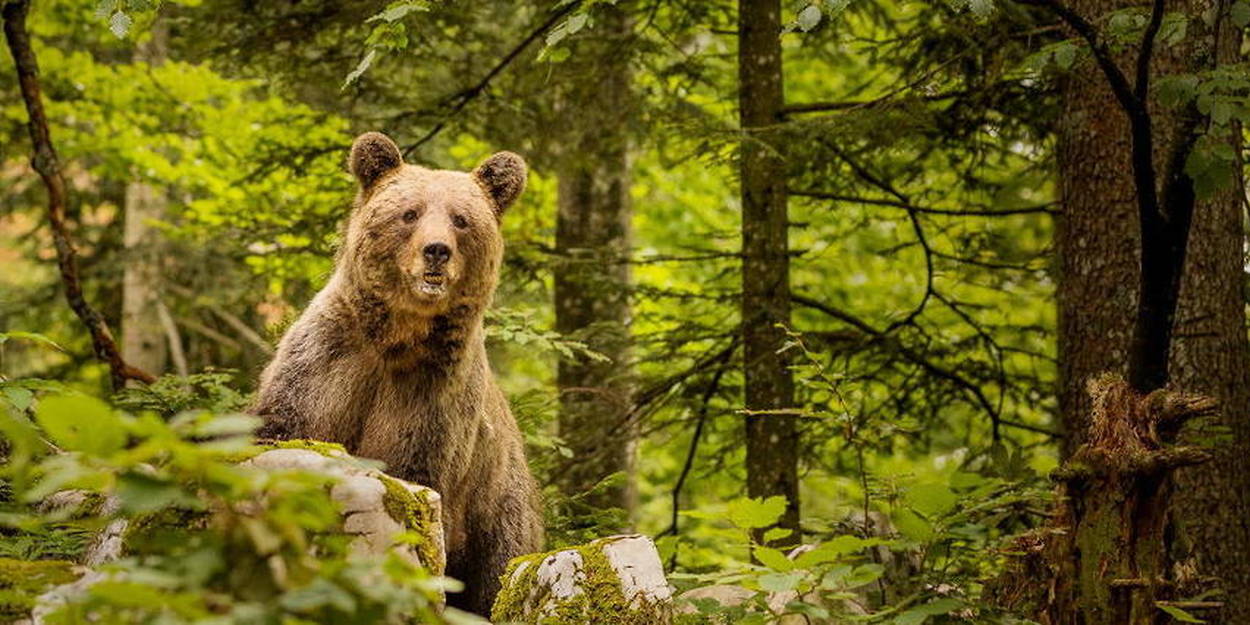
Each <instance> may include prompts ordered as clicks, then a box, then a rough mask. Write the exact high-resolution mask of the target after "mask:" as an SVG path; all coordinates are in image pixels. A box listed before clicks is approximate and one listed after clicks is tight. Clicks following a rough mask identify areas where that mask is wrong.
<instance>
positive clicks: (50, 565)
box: [0, 558, 78, 623]
mask: <svg viewBox="0 0 1250 625" xmlns="http://www.w3.org/2000/svg"><path fill="white" fill-rule="evenodd" d="M75 579H78V573H77V572H76V571H75V569H74V563H73V562H69V561H66V560H14V559H11V558H0V622H4V623H10V622H13V621H16V620H18V619H21V618H25V617H26V616H28V615H30V611H31V609H32V608H34V607H35V601H36V599H37V598H38V597H39V595H40V594H42V593H43V592H45V591H46V590H48V589H49V588H51V587H53V586H59V585H61V584H68V583H70V582H72V581H74V580H75Z"/></svg>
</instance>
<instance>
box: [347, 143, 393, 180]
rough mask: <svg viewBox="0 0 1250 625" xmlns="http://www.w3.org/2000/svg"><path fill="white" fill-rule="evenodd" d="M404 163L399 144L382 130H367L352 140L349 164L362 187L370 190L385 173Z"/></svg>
mask: <svg viewBox="0 0 1250 625" xmlns="http://www.w3.org/2000/svg"><path fill="white" fill-rule="evenodd" d="M403 164H404V157H403V155H401V154H400V153H399V146H397V145H395V142H394V141H391V138H390V137H388V136H386V135H384V134H382V133H380V132H366V133H365V134H363V135H360V136H359V137H356V140H355V141H354V142H352V153H351V156H350V157H348V166H349V167H350V168H351V170H352V174H353V175H354V176H356V179H357V180H359V181H360V188H361V189H365V190H368V189H369V188H370V187H372V186H373V184H374V183H375V182H377V181H378V179H379V178H381V177H382V175H383V174H385V173H387V172H389V171H391V170H393V169H395V168H396V167H399V166H400V165H403Z"/></svg>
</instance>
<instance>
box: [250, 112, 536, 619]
mask: <svg viewBox="0 0 1250 625" xmlns="http://www.w3.org/2000/svg"><path fill="white" fill-rule="evenodd" d="M349 161H350V168H351V171H352V173H353V174H354V175H355V176H356V178H357V180H358V181H359V183H360V191H359V194H358V195H357V197H356V202H355V206H354V209H353V211H352V215H351V218H350V220H349V222H348V226H347V230H346V237H345V241H344V244H343V246H342V249H341V250H340V252H339V254H338V257H337V259H336V262H335V270H334V274H333V275H332V277H331V278H330V281H329V283H328V284H327V285H326V286H325V288H323V289H322V290H321V292H320V293H318V294H317V296H316V297H315V298H314V299H313V301H312V303H311V304H310V305H309V306H308V308H307V310H305V311H304V313H303V314H302V315H301V316H300V318H299V320H298V321H296V322H295V324H294V325H292V326H291V327H290V329H289V330H287V332H286V334H285V335H284V336H283V337H282V341H281V343H280V344H279V346H278V352H277V355H276V356H275V357H274V360H273V362H271V363H270V364H269V366H268V367H266V368H265V371H264V373H263V374H262V375H261V379H260V391H259V395H258V398H257V401H256V404H255V406H254V412H255V414H257V415H259V416H261V417H263V419H264V425H263V426H262V428H261V431H260V436H262V437H266V438H274V439H290V438H310V439H316V440H322V441H331V442H335V443H341V444H342V445H344V446H345V447H346V448H347V449H348V451H350V452H351V453H353V454H356V455H358V456H361V457H365V458H373V459H377V460H381V461H382V462H385V463H386V470H387V472H389V473H391V474H392V475H394V476H396V477H399V478H401V479H405V480H408V481H411V482H415V483H417V484H422V485H425V486H429V487H431V488H433V489H434V490H436V491H438V492H439V493H440V494H441V495H442V498H443V527H444V531H445V533H446V545H447V574H448V575H450V576H451V577H454V578H456V579H459V580H461V581H463V582H464V583H465V590H464V591H463V592H462V593H459V594H457V595H453V596H451V597H449V600H448V603H449V604H450V605H453V606H456V607H460V608H463V609H466V610H469V611H472V612H476V613H478V614H481V615H488V614H489V613H490V608H491V603H492V602H493V601H494V598H495V595H496V594H497V593H498V591H499V577H500V576H501V575H502V574H503V573H504V568H505V566H506V565H507V563H508V560H510V559H511V558H513V557H515V556H519V555H523V554H527V553H534V552H536V551H540V550H541V548H542V542H543V529H542V516H541V512H540V508H539V502H538V489H537V486H536V484H535V482H534V479H533V477H532V476H531V475H530V472H529V468H528V465H527V464H526V461H525V451H524V447H523V444H522V438H521V433H520V431H519V430H518V428H517V424H516V420H515V419H514V418H513V417H512V413H511V411H510V410H509V408H508V402H507V400H506V399H505V397H504V395H503V393H502V392H501V391H500V390H499V387H498V386H497V385H496V383H495V379H494V375H493V373H492V372H491V369H490V365H489V363H488V362H487V359H486V347H485V343H484V340H483V330H482V317H483V314H484V312H485V310H486V308H487V306H489V305H490V302H491V299H492V297H493V296H494V293H495V286H496V284H497V282H498V280H499V268H500V264H501V262H502V259H503V238H502V236H501V235H500V228H499V222H500V218H501V217H502V215H503V212H504V210H505V209H507V208H508V206H509V205H511V204H512V203H513V202H514V201H515V200H516V198H517V195H519V194H520V192H521V190H522V189H523V188H524V186H525V178H526V165H525V161H523V160H522V159H521V157H519V156H517V155H516V154H512V153H510V152H500V153H498V154H495V155H494V156H492V157H490V158H489V159H487V160H486V161H485V162H483V163H482V164H481V165H480V166H479V167H478V168H477V169H476V170H475V171H474V172H473V173H465V172H457V171H443V170H431V169H425V168H422V167H418V166H415V165H409V164H406V163H404V161H403V158H402V156H401V154H400V152H399V148H398V147H396V145H395V143H394V142H392V141H391V140H390V139H389V138H387V137H386V136H385V135H383V134H380V133H376V132H371V133H366V134H364V135H361V136H360V137H358V138H357V139H356V141H355V143H354V144H353V145H352V150H351V155H350V158H349Z"/></svg>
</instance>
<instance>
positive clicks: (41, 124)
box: [0, 0, 156, 389]
mask: <svg viewBox="0 0 1250 625" xmlns="http://www.w3.org/2000/svg"><path fill="white" fill-rule="evenodd" d="M29 12H30V0H10V1H8V2H5V3H4V7H3V9H0V13H2V14H3V17H4V38H5V41H6V42H7V43H8V47H9V53H10V54H12V55H13V64H14V66H15V67H16V69H17V79H18V84H19V85H20V87H21V92H22V100H23V101H24V102H25V104H26V113H27V114H28V115H29V117H30V120H29V123H28V124H27V128H28V129H29V130H30V141H31V145H32V147H33V149H34V154H33V156H32V158H31V166H33V167H34V169H35V171H36V172H38V173H39V177H40V178H42V179H43V184H44V186H45V187H47V189H48V223H49V225H50V226H51V228H52V240H53V242H54V244H55V246H56V259H57V265H58V267H59V268H60V270H61V281H62V282H63V283H64V284H65V299H66V300H68V301H69V306H70V308H72V309H73V310H74V314H76V315H78V318H79V319H81V320H82V322H83V324H85V325H86V326H87V330H88V331H89V332H90V333H91V346H92V349H93V350H94V351H95V355H96V358H99V359H100V360H102V361H104V362H106V363H108V366H109V374H110V378H111V380H112V383H113V388H114V389H120V388H121V387H122V386H124V385H125V383H126V381H127V380H139V381H141V382H148V383H151V382H154V381H155V380H156V378H155V377H154V376H153V375H152V374H150V373H148V372H146V371H142V370H140V369H137V368H135V367H132V366H130V365H128V364H126V361H125V360H123V359H122V355H121V352H120V351H119V350H118V349H117V343H116V341H114V340H113V334H112V333H111V332H109V328H108V324H107V323H106V322H105V321H104V316H103V315H101V314H100V313H99V311H97V310H95V309H94V308H92V307H91V304H89V303H88V302H87V300H86V298H85V297H84V296H83V291H82V281H81V279H80V278H79V273H78V251H77V250H75V249H74V243H73V241H72V240H71V239H70V236H69V227H68V225H67V224H66V221H65V205H66V196H67V186H66V184H65V177H64V175H63V174H62V172H61V163H60V160H59V159H58V158H57V155H56V149H55V148H53V146H52V137H51V135H50V133H49V131H48V117H47V114H46V113H45V112H44V109H43V97H42V96H41V94H40V88H39V65H38V63H37V62H36V60H35V53H34V50H33V49H32V48H31V44H30V33H29V32H27V30H26V16H27V14H28V13H29Z"/></svg>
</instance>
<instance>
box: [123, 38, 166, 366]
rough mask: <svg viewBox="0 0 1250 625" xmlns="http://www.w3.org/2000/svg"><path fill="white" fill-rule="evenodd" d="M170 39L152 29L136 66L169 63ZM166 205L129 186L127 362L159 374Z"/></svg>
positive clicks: (137, 185)
mask: <svg viewBox="0 0 1250 625" xmlns="http://www.w3.org/2000/svg"><path fill="white" fill-rule="evenodd" d="M165 38H166V34H165V28H164V27H163V26H162V24H161V23H160V22H157V24H156V25H154V26H153V28H152V33H151V38H150V39H148V40H147V41H145V42H143V43H141V44H139V45H138V47H137V48H136V49H135V54H134V59H135V62H138V63H148V64H151V65H159V64H160V63H162V62H164V60H165V48H166V45H165ZM166 205H167V202H166V199H165V196H164V194H163V193H162V192H161V190H160V189H157V188H156V187H154V186H152V185H150V184H148V183H146V182H140V181H135V182H130V183H128V184H127V185H126V206H125V211H126V213H125V219H126V228H125V235H124V243H125V246H126V267H125V272H124V274H123V276H122V324H121V325H122V343H121V348H122V358H124V359H125V360H126V362H128V363H130V364H132V365H134V366H136V367H138V368H140V369H143V370H144V371H148V372H150V373H153V374H156V375H160V374H161V373H164V372H165V367H166V364H167V363H168V361H169V346H168V340H169V337H167V336H166V328H165V326H164V324H162V319H161V313H160V311H161V280H162V277H161V273H162V272H161V260H162V254H161V245H160V242H161V234H160V230H158V229H157V228H156V226H154V225H153V224H154V223H155V222H158V221H161V220H163V219H164V218H165V208H166ZM175 337H176V334H175Z"/></svg>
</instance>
